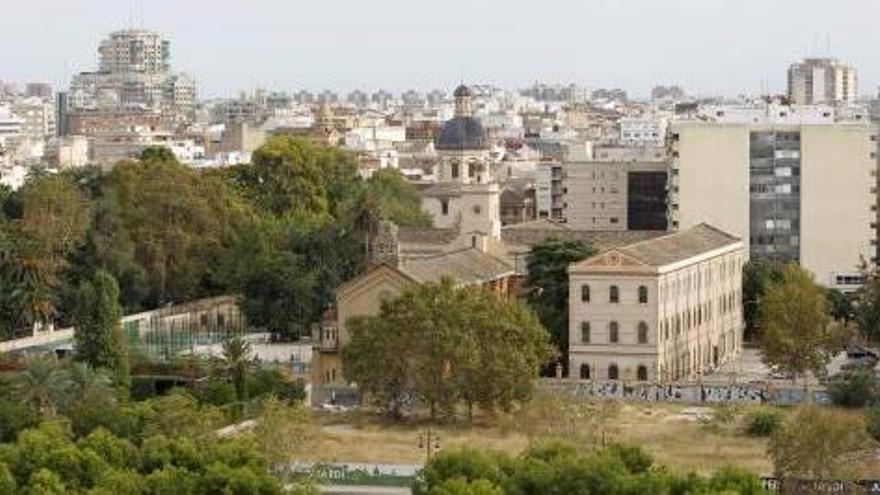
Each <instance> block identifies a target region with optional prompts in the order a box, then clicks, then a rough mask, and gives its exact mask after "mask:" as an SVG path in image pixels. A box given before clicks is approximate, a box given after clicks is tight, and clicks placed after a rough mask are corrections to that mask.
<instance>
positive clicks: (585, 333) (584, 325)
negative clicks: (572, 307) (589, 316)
mask: <svg viewBox="0 0 880 495" xmlns="http://www.w3.org/2000/svg"><path fill="white" fill-rule="evenodd" d="M581 342H582V343H584V344H589V343H590V322H588V321H584V322H581Z"/></svg>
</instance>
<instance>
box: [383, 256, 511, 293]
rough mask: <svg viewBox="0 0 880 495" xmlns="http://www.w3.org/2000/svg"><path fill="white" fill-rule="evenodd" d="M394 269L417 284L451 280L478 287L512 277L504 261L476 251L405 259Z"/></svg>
mask: <svg viewBox="0 0 880 495" xmlns="http://www.w3.org/2000/svg"><path fill="white" fill-rule="evenodd" d="M397 269H398V270H400V271H401V272H403V273H404V274H406V275H408V276H409V277H411V278H413V279H415V280H416V281H417V282H422V283H424V282H437V281H439V280H440V279H442V278H443V277H451V278H452V279H453V280H456V281H458V282H460V283H464V284H468V285H470V284H478V283H483V282H489V281H492V280H497V279H499V278H502V277H505V276H510V275H513V274H514V270H513V267H512V266H510V265H509V264H507V263H506V262H504V261H502V260H500V259H498V258H496V257H494V256H492V255H490V254H486V253H484V252H482V251H480V250H477V249H472V248H468V249H462V250H459V251H452V252H448V253H443V254H437V255H432V256H420V257H408V258H404V259H401V260H400V264H399V265H398V266H397Z"/></svg>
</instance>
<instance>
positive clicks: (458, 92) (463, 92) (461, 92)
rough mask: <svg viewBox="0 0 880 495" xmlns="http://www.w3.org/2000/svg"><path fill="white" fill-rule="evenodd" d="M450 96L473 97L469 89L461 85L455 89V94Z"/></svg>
mask: <svg viewBox="0 0 880 495" xmlns="http://www.w3.org/2000/svg"><path fill="white" fill-rule="evenodd" d="M452 96H473V95H472V94H471V88H469V87H467V86H465V85H464V84H462V85H461V86H459V87H457V88H455V92H453V93H452Z"/></svg>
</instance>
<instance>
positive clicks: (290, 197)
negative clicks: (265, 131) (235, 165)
mask: <svg viewBox="0 0 880 495" xmlns="http://www.w3.org/2000/svg"><path fill="white" fill-rule="evenodd" d="M328 153H330V151H329V150H323V149H320V148H318V147H316V146H315V145H314V144H312V143H311V142H309V141H307V140H305V139H299V138H293V137H289V136H276V137H273V138H271V139H269V140H268V141H266V143H265V144H264V145H263V146H260V147H259V148H258V149H257V150H256V151H254V153H253V157H252V158H251V167H249V168H248V169H245V170H244V172H245V173H244V174H243V177H242V179H243V182H244V183H245V184H246V186H249V189H250V191H251V196H252V198H253V200H254V201H255V202H257V203H258V204H259V205H261V207H262V208H263V209H264V210H266V211H268V212H271V213H272V214H274V215H278V216H287V215H291V216H294V217H297V218H308V217H319V218H320V217H323V216H326V215H329V213H330V205H329V202H328V197H327V187H326V184H325V178H324V169H323V168H322V165H325V164H326V162H327V160H326V158H327V154H328ZM337 156H341V155H337Z"/></svg>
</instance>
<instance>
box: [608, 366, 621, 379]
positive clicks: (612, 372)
mask: <svg viewBox="0 0 880 495" xmlns="http://www.w3.org/2000/svg"><path fill="white" fill-rule="evenodd" d="M619 377H620V373H619V372H618V371H617V365H616V364H612V365H611V366H609V367H608V379H609V380H617V379H618V378H619Z"/></svg>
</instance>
